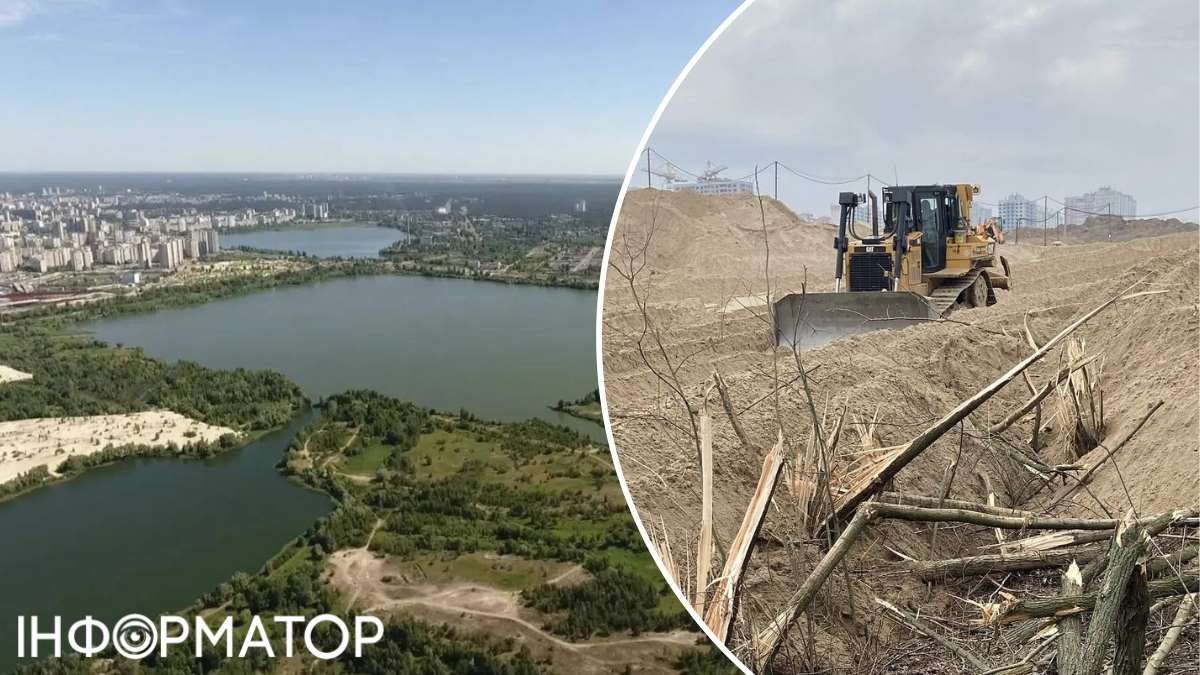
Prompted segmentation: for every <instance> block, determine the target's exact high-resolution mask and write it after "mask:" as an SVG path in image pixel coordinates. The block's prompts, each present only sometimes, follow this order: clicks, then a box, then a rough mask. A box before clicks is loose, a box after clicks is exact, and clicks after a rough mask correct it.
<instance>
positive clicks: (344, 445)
mask: <svg viewBox="0 0 1200 675" xmlns="http://www.w3.org/2000/svg"><path fill="white" fill-rule="evenodd" d="M356 438H358V429H355V430H354V433H352V434H350V438H347V439H346V442H345V443H342V447H340V448H338V449H337V452H331V453H329V456H328V457H326V458H325V461H323V462H321V468H322V469H324V468H325V467H327V466H329V463H330V462H332V461H333V460H335V459H337V458H339V457H341V456H342V453H343V452H345V451H346V448H348V447H350V444H351V443H353V442H354V439H356ZM304 448H305V450H306V451H307V450H308V440H307V439H305V441H304ZM338 473H339V474H341V475H343V476H344V475H346V474H342V473H341V472H340V471H339V472H338Z"/></svg>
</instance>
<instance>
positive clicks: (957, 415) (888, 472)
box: [831, 284, 1142, 519]
mask: <svg viewBox="0 0 1200 675" xmlns="http://www.w3.org/2000/svg"><path fill="white" fill-rule="evenodd" d="M1135 286H1136V284H1135ZM1131 289H1132V287H1131V288H1130V290H1131ZM1138 295H1142V294H1141V293H1135V294H1133V295H1129V296H1126V295H1124V294H1123V293H1122V294H1121V295H1117V296H1114V297H1112V298H1111V299H1109V300H1107V301H1106V302H1104V304H1102V305H1100V306H1099V307H1097V308H1095V309H1093V310H1092V311H1090V312H1088V313H1087V314H1084V315H1083V316H1082V317H1080V318H1078V319H1076V320H1075V322H1074V323H1072V324H1071V325H1069V326H1067V327H1066V328H1064V329H1063V330H1062V331H1060V332H1059V333H1058V335H1055V336H1054V337H1053V338H1051V339H1050V340H1049V341H1048V342H1047V343H1046V344H1044V345H1042V346H1041V347H1039V348H1038V349H1037V351H1035V352H1034V353H1033V354H1030V355H1029V356H1027V357H1025V359H1024V360H1022V361H1021V362H1020V363H1018V364H1017V365H1015V366H1013V367H1012V368H1011V369H1009V371H1008V372H1006V373H1004V374H1003V375H1001V376H1000V377H998V378H996V379H995V380H994V381H992V382H991V384H988V385H987V386H986V387H984V388H983V389H981V390H979V392H977V393H976V394H975V395H974V396H971V397H970V398H968V399H967V400H965V401H963V402H962V403H959V404H958V405H957V406H956V407H955V408H954V409H953V410H951V411H950V412H948V413H946V415H945V416H944V417H942V418H941V419H940V420H938V421H937V422H935V423H934V424H933V426H931V427H929V428H928V429H926V430H925V431H923V432H921V434H920V435H918V436H917V437H916V438H914V439H913V440H911V441H909V442H908V443H907V444H906V445H905V446H903V449H902V450H901V451H900V452H898V453H896V455H895V456H894V457H892V458H891V459H890V460H889V461H888V462H887V463H886V464H885V465H884V466H883V467H882V468H880V469H879V471H877V472H876V474H875V476H874V477H873V478H872V479H871V480H870V481H869V482H868V483H867V484H866V485H863V486H862V487H860V488H857V489H855V490H854V491H852V492H850V493H848V494H846V495H844V496H843V497H842V498H841V499H840V500H839V503H838V505H837V510H836V511H835V512H834V513H833V514H832V515H831V519H832V518H837V519H846V518H848V517H850V515H851V514H852V513H854V510H855V509H856V508H858V506H859V505H860V504H862V503H863V502H865V501H866V500H867V499H869V498H870V497H871V495H873V494H875V493H876V492H879V491H880V490H882V489H883V486H884V485H887V484H888V482H889V481H891V480H892V479H893V478H895V477H896V474H898V473H900V470H901V469H903V468H904V467H906V466H908V464H909V463H910V462H912V461H913V460H914V459H916V458H917V456H918V455H920V454H921V453H922V452H924V451H925V449H926V448H928V447H929V446H931V445H933V443H934V441H936V440H937V439H939V438H941V437H942V435H943V434H945V433H946V432H947V431H949V430H950V429H952V428H954V425H956V424H958V423H959V422H960V421H961V420H962V419H964V418H965V417H966V416H967V415H970V414H971V413H972V412H974V411H975V409H976V408H978V407H979V406H981V405H983V404H984V402H986V401H987V400H988V399H990V398H991V397H992V396H994V395H995V394H996V392H998V391H1000V390H1001V389H1003V388H1004V387H1005V385H1007V384H1008V383H1009V382H1012V381H1013V379H1014V378H1016V377H1017V376H1018V375H1020V374H1021V373H1022V372H1024V370H1025V369H1026V368H1028V367H1029V366H1031V365H1033V364H1034V363H1037V362H1038V361H1039V360H1041V359H1042V357H1044V356H1046V354H1048V353H1050V350H1051V349H1053V348H1054V347H1055V346H1056V345H1058V343H1060V342H1062V341H1063V340H1065V339H1066V338H1067V337H1068V336H1069V335H1071V333H1073V332H1075V331H1076V330H1078V329H1079V327H1080V326H1082V325H1084V324H1085V323H1087V322H1088V321H1089V320H1091V319H1092V317H1094V316H1096V315H1097V314H1099V313H1100V312H1102V311H1104V310H1105V309H1108V308H1109V307H1111V306H1112V305H1113V304H1115V303H1116V302H1117V301H1118V300H1121V299H1125V298H1130V297H1135V296H1138Z"/></svg>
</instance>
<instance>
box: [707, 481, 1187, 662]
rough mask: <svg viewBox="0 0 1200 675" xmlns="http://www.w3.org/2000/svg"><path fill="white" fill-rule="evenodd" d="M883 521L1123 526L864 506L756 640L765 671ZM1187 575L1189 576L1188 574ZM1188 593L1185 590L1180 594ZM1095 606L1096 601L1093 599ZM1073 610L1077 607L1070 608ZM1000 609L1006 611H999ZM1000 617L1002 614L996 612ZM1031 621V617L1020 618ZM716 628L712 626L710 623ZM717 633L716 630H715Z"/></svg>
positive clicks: (1036, 526) (1031, 526)
mask: <svg viewBox="0 0 1200 675" xmlns="http://www.w3.org/2000/svg"><path fill="white" fill-rule="evenodd" d="M1177 513H1178V514H1179V516H1180V517H1183V516H1187V515H1190V512H1186V511H1180V512H1177ZM881 518H895V519H898V520H912V521H919V522H962V523H969V524H971V525H979V526H981V527H1002V528H1006V529H1014V530H1020V529H1088V530H1103V529H1110V530H1111V529H1113V528H1116V527H1118V526H1119V525H1120V524H1121V523H1120V521H1116V520H1111V519H1109V520H1087V519H1083V518H1051V517H1045V516H1027V517H1013V516H1000V515H994V514H990V513H980V512H978V511H967V510H964V509H930V508H921V507H917V506H904V505H901V504H883V503H879V502H869V503H867V504H863V505H862V506H861V507H860V508H859V509H858V510H857V511H856V512H855V513H854V517H853V518H852V519H851V520H850V524H849V525H847V526H846V529H845V531H844V532H842V536H841V537H839V538H838V539H837V541H836V542H834V544H833V546H831V547H830V548H829V551H827V552H826V553H825V555H824V556H823V557H822V558H821V560H820V561H819V562H817V565H816V567H814V568H813V570H812V571H811V572H810V573H809V574H808V577H806V578H805V579H804V582H803V583H802V584H801V585H800V588H799V589H797V590H796V592H795V593H793V594H792V596H791V598H789V599H788V602H787V605H786V606H785V609H784V610H783V611H782V612H781V613H780V614H779V615H777V616H776V617H775V618H774V619H773V620H772V621H771V624H770V625H769V626H768V627H767V628H765V629H764V630H762V631H761V632H760V633H759V634H758V636H757V638H756V641H755V643H754V644H755V645H756V652H757V653H756V656H757V658H758V659H759V662H760V664H761V666H762V667H763V669H766V668H769V667H770V665H771V662H772V661H773V660H774V658H775V654H776V653H777V652H778V651H779V646H780V644H782V642H783V639H784V638H785V637H786V636H787V632H788V631H789V630H790V629H791V627H792V625H793V624H794V623H795V621H796V619H798V618H799V617H800V615H801V614H803V613H804V611H805V610H806V609H808V606H809V604H810V603H811V602H812V599H813V597H815V596H816V593H817V591H818V590H819V589H820V588H821V585H822V584H824V583H825V580H826V579H828V578H829V575H830V574H831V573H832V572H833V570H834V568H836V567H837V565H838V563H840V562H841V561H842V559H843V558H845V557H846V555H847V554H848V553H849V552H850V550H851V548H853V546H854V544H855V542H856V541H857V539H858V538H859V537H860V536H862V533H863V530H865V529H866V527H867V526H868V525H869V524H870V523H871V522H873V521H875V520H878V519H881ZM1185 576H1186V575H1185ZM1183 579H1184V577H1180V578H1178V579H1174V580H1172V581H1174V582H1176V583H1177V582H1179V581H1182V580H1183ZM1195 582H1196V579H1195V577H1194V576H1193V577H1192V583H1193V584H1194V583H1195ZM1180 592H1184V591H1180ZM1092 602H1093V604H1094V599H1093V601H1092ZM1067 606H1068V607H1071V606H1073V605H1067ZM997 609H998V610H1000V609H1002V608H997ZM995 613H996V614H999V613H1000V612H999V611H996V612H995ZM1053 614H1054V611H1051V612H1050V614H1043V615H1041V616H1049V615H1053ZM1020 618H1028V617H1020ZM709 626H710V627H712V624H711V623H710V624H709ZM714 630H715V629H714Z"/></svg>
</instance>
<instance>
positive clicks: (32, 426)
mask: <svg viewBox="0 0 1200 675" xmlns="http://www.w3.org/2000/svg"><path fill="white" fill-rule="evenodd" d="M0 374H2V373H0ZM229 433H235V432H234V430H233V429H229V428H226V427H218V426H212V425H209V424H205V423H203V422H197V421H196V420H193V419H190V418H188V417H184V416H183V415H180V414H178V413H174V412H170V411H167V410H151V411H147V412H139V413H129V414H125V415H93V416H91V417H39V418H35V419H27V420H17V421H14V422H0V483H3V482H5V481H9V480H11V479H13V478H16V477H17V476H18V475H20V474H22V473H25V472H26V471H28V470H30V469H32V468H34V467H36V466H41V465H48V466H49V468H50V470H51V472H53V471H54V469H55V468H57V467H58V465H59V464H60V463H61V462H62V461H63V460H65V459H66V458H67V457H69V456H71V455H90V454H92V453H94V452H99V451H101V450H103V449H104V448H105V447H106V446H109V445H113V446H118V445H128V444H141V445H157V446H164V447H165V446H166V445H167V444H169V443H171V442H174V443H176V444H178V445H180V446H183V445H186V444H188V443H195V442H197V441H200V440H207V441H216V440H217V439H219V438H220V437H221V436H222V435H224V434H229Z"/></svg>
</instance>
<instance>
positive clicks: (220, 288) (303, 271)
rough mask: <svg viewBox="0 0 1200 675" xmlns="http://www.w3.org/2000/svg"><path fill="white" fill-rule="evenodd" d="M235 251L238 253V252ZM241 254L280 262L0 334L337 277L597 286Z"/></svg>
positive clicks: (52, 314)
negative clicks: (264, 270)
mask: <svg viewBox="0 0 1200 675" xmlns="http://www.w3.org/2000/svg"><path fill="white" fill-rule="evenodd" d="M239 250H240V249H239ZM242 253H246V254H250V255H253V256H255V257H260V258H262V259H263V260H265V261H271V262H277V263H282V264H280V265H278V266H277V267H278V269H274V268H272V269H270V271H267V272H265V273H264V272H263V271H259V270H254V271H247V272H241V273H236V274H231V275H229V276H222V277H212V278H203V277H202V278H199V279H195V280H189V281H186V282H180V283H161V282H160V283H155V284H151V285H147V286H145V287H142V288H139V289H137V290H136V291H133V292H129V293H124V294H120V295H113V296H110V297H105V298H101V299H95V300H91V301H88V302H80V303H69V304H53V305H49V304H48V305H43V306H39V307H37V308H33V309H25V310H21V311H18V312H9V313H8V314H6V315H0V334H3V333H4V332H7V331H8V330H9V329H11V327H12V326H13V325H16V324H20V323H23V322H26V321H35V320H49V321H54V322H58V323H60V324H62V323H67V322H85V321H91V320H96V319H101V318H108V317H113V316H118V315H122V314H135V313H144V312H151V311H156V310H160V309H170V308H173V307H185V306H191V305H199V304H203V303H205V302H211V301H213V300H219V299H224V298H231V297H236V296H239V295H245V294H249V293H253V292H257V291H262V290H269V289H272V288H284V287H292V286H302V285H305V284H311V283H317V282H321V281H329V280H332V279H340V278H353V277H358V276H374V275H387V274H395V275H412V276H424V277H433V278H446V279H463V280H466V281H481V282H489V283H500V284H508V285H528V286H543V287H548V288H572V289H575V290H582V291H595V290H597V288H598V283H599V282H598V281H597V282H586V283H583V282H575V281H563V282H561V283H548V282H545V281H540V280H525V279H520V278H509V277H495V276H482V275H467V274H456V273H451V272H448V271H444V270H436V269H431V268H417V267H411V266H405V265H403V264H398V263H394V262H390V261H387V260H382V259H373V258H345V259H343V258H326V259H320V258H314V257H311V256H307V255H303V254H301V255H292V254H290V253H285V252H275V251H266V250H259V249H249V248H248V249H246V250H245V251H242Z"/></svg>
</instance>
